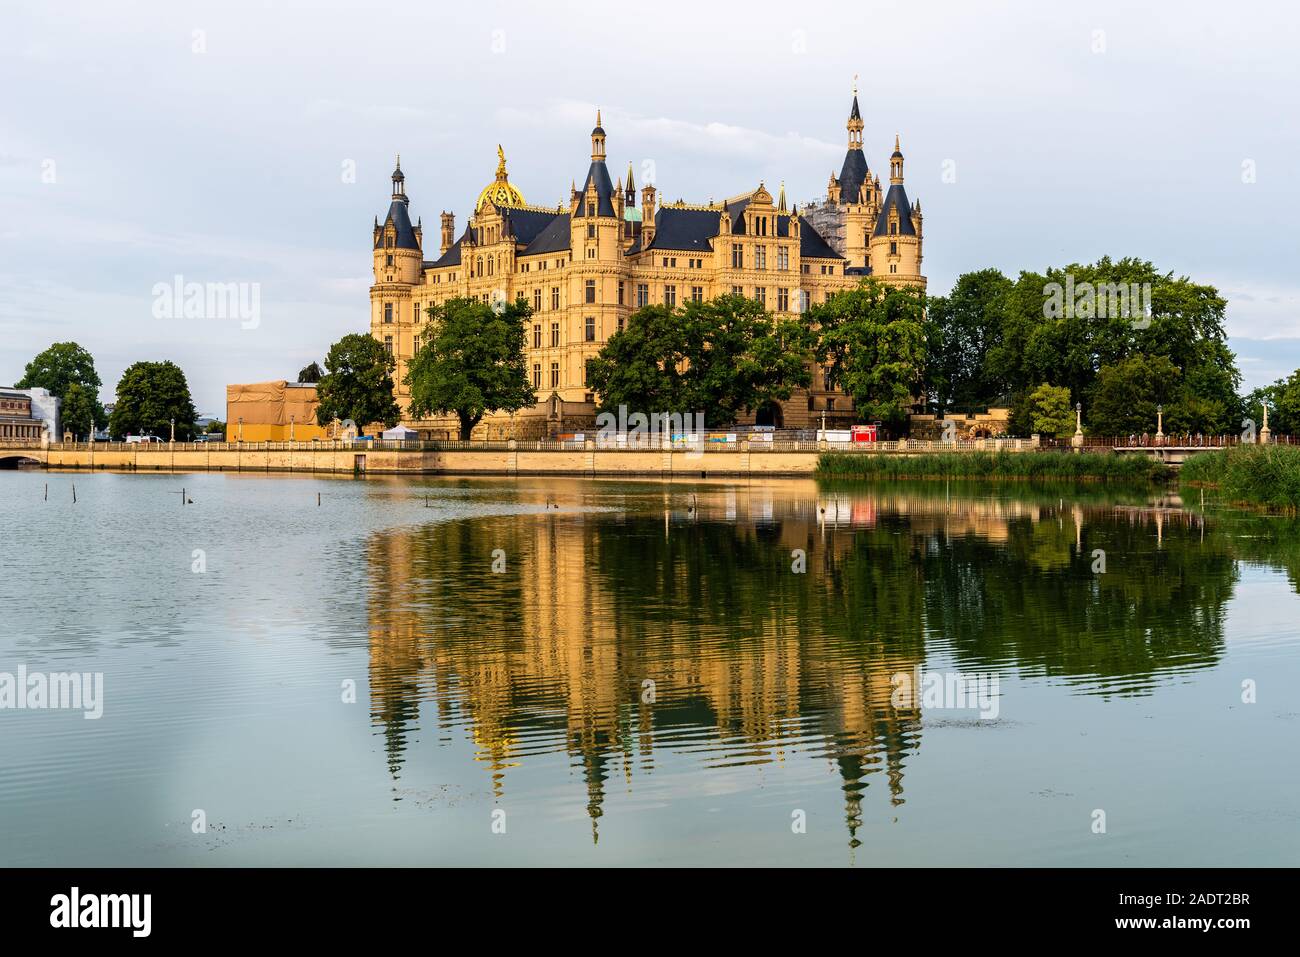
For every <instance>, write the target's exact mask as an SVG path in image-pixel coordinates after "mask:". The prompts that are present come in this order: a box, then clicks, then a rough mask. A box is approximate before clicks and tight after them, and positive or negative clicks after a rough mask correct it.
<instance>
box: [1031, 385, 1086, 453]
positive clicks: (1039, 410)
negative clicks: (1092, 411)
mask: <svg viewBox="0 0 1300 957" xmlns="http://www.w3.org/2000/svg"><path fill="white" fill-rule="evenodd" d="M1026 405H1027V408H1026V414H1027V416H1028V421H1029V428H1030V429H1031V430H1032V431H1033V432H1036V433H1038V434H1039V435H1050V436H1052V437H1054V438H1058V439H1063V438H1065V437H1066V436H1067V435H1073V434H1074V428H1075V414H1074V407H1073V406H1071V405H1070V390H1069V389H1067V388H1065V386H1054V385H1050V384H1048V383H1046V382H1044V383H1043V384H1042V385H1040V386H1039V387H1038V388H1037V389H1035V390H1034V391H1033V392H1031V393H1030V394H1029V397H1028V399H1027V401H1026Z"/></svg>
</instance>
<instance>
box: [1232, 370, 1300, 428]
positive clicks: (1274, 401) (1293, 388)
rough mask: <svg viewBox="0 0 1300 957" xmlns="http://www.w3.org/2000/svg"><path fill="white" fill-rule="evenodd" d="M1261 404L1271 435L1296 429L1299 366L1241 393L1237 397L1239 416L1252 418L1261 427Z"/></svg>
mask: <svg viewBox="0 0 1300 957" xmlns="http://www.w3.org/2000/svg"><path fill="white" fill-rule="evenodd" d="M1265 405H1267V406H1268V427H1269V430H1270V431H1271V432H1273V433H1274V434H1275V435H1295V434H1297V433H1300V369H1297V370H1296V371H1295V372H1293V373H1291V375H1290V376H1288V377H1287V378H1285V379H1278V380H1277V381H1276V382H1274V383H1272V384H1271V385H1266V386H1262V387H1260V388H1258V389H1255V390H1254V391H1252V392H1251V393H1250V394H1249V395H1247V396H1245V397H1244V398H1243V399H1242V400H1241V409H1240V415H1241V418H1242V419H1247V418H1248V419H1251V420H1253V421H1254V423H1255V428H1256V429H1257V430H1258V429H1260V428H1262V427H1263V425H1264V406H1265Z"/></svg>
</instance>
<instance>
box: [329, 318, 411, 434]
mask: <svg viewBox="0 0 1300 957" xmlns="http://www.w3.org/2000/svg"><path fill="white" fill-rule="evenodd" d="M394 368H396V363H395V361H394V360H393V357H392V356H390V355H389V354H388V352H387V351H385V349H384V347H383V346H382V345H381V344H380V343H379V341H378V340H377V339H375V337H374V336H370V335H367V334H365V333H352V334H350V335H346V336H344V337H343V338H342V339H340V340H339V341H338V342H336V343H334V344H333V345H332V346H330V350H329V353H328V355H326V356H325V374H324V375H323V376H321V378H320V381H319V382H318V383H317V385H316V397H317V399H318V401H319V405H318V406H317V407H316V421H317V422H318V423H319V424H320V425H329V423H330V422H332V421H333V420H334V419H336V418H337V419H351V420H352V421H353V422H355V423H356V424H357V426H358V428H365V427H366V426H368V425H371V424H373V423H381V424H383V425H384V426H392V425H395V424H396V423H397V419H398V417H399V416H400V414H401V410H400V409H398V407H397V403H396V402H395V401H394V400H393V376H392V372H393V369H394Z"/></svg>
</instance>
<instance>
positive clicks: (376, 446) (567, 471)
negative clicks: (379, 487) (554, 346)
mask: <svg viewBox="0 0 1300 957" xmlns="http://www.w3.org/2000/svg"><path fill="white" fill-rule="evenodd" d="M1090 450H1091V451H1101V450H1102V449H1101V448H1099V447H1096V446H1090ZM1207 450H1208V447H1205V446H1186V447H1184V446H1162V447H1124V446H1115V447H1113V451H1115V452H1116V453H1122V454H1127V455H1133V454H1147V455H1150V456H1152V457H1154V458H1158V459H1160V460H1162V461H1164V462H1166V463H1168V464H1170V465H1174V466H1177V465H1180V464H1181V463H1182V462H1183V461H1184V460H1185V459H1186V457H1187V456H1188V455H1191V454H1194V453H1196V452H1202V451H1207ZM832 451H833V452H849V453H852V454H859V455H920V454H926V453H934V452H949V453H954V454H962V453H963V452H995V451H1006V452H1018V453H1035V452H1037V453H1040V454H1064V453H1060V452H1058V453H1048V452H1045V451H1043V450H1041V449H1040V448H1039V446H1038V445H1037V444H1036V443H1034V442H1033V441H1031V440H1028V439H978V440H974V441H970V442H960V443H957V444H956V445H954V444H952V443H943V442H939V441H928V440H918V439H904V440H900V441H894V442H872V443H840V442H833V443H828V442H816V441H772V442H748V441H738V442H729V443H724V442H706V443H704V444H703V448H702V450H701V449H691V448H686V447H680V446H678V447H672V446H669V447H660V446H658V445H654V446H651V445H650V444H649V443H645V444H643V445H636V444H634V445H630V446H629V445H622V444H619V445H613V444H609V445H607V444H603V443H602V444H598V443H597V442H595V441H593V440H590V439H589V440H586V441H580V442H575V441H558V440H552V441H531V442H525V441H518V442H516V441H495V442H458V441H423V442H382V441H374V442H175V443H122V442H97V443H94V444H93V445H92V444H88V443H85V442H55V443H50V444H48V445H42V444H40V443H38V442H22V441H17V442H15V441H9V442H0V467H4V468H13V467H16V466H17V465H19V464H22V463H26V464H29V465H31V464H36V465H40V466H43V467H45V468H48V469H78V470H81V469H85V470H104V471H150V472H152V471H179V472H195V471H199V472H201V471H212V472H303V473H333V474H362V473H371V472H373V473H377V474H413V475H436V474H442V475H648V476H650V475H653V476H661V477H662V476H672V475H681V476H683V477H690V476H696V477H698V476H747V475H808V474H811V473H812V472H814V471H815V470H816V468H817V461H818V457H819V456H820V455H821V453H823V452H832Z"/></svg>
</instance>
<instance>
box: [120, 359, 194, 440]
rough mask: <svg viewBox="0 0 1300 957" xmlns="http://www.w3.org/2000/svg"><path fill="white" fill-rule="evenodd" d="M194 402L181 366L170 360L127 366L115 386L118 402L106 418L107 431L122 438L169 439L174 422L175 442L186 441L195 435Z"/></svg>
mask: <svg viewBox="0 0 1300 957" xmlns="http://www.w3.org/2000/svg"><path fill="white" fill-rule="evenodd" d="M194 419H195V411H194V402H193V400H191V398H190V387H189V383H187V382H186V381H185V373H184V372H182V371H181V369H180V366H178V365H176V363H174V362H171V361H163V362H136V363H132V364H131V365H129V366H127V369H126V371H125V372H123V373H122V379H121V381H119V382H118V384H117V401H116V404H115V405H114V406H113V414H112V416H111V417H110V418H109V422H108V428H109V431H110V432H111V433H112V434H113V436H114V437H116V438H121V437H123V436H125V435H156V436H158V437H159V438H163V439H166V438H169V437H170V434H171V431H170V430H171V423H172V421H173V420H174V421H175V423H176V441H178V442H188V441H189V440H190V439H191V438H192V436H193V434H194Z"/></svg>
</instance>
